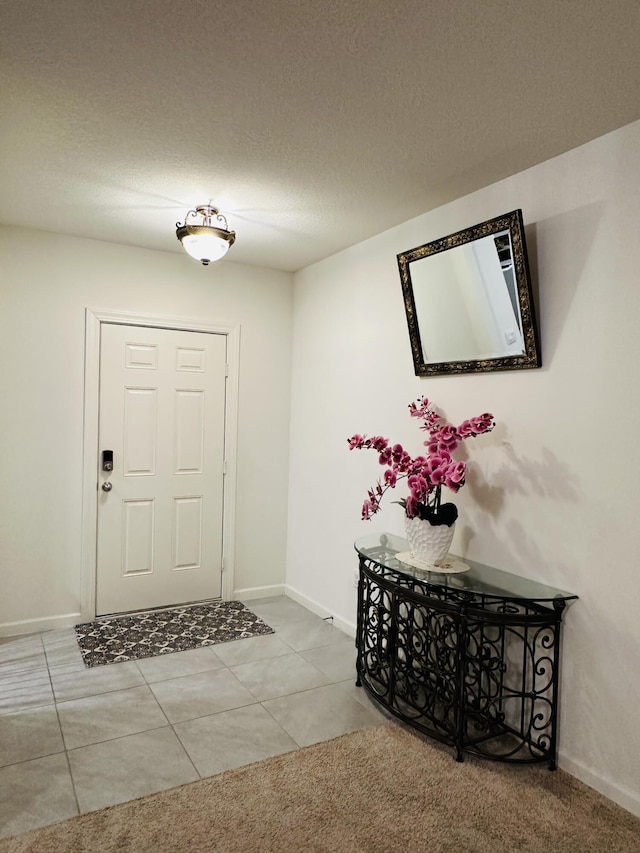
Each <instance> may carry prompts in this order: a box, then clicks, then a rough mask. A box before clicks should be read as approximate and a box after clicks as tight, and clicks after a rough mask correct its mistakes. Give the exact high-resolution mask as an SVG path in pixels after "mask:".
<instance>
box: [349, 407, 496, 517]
mask: <svg viewBox="0 0 640 853" xmlns="http://www.w3.org/2000/svg"><path fill="white" fill-rule="evenodd" d="M409 414H410V415H411V417H412V418H419V419H420V420H421V421H422V422H423V423H422V426H421V427H420V429H423V430H425V431H426V432H427V433H428V434H429V435H428V438H427V440H426V441H425V442H424V445H425V447H426V454H424V455H420V456H415V457H411V456H410V455H409V454H408V453H407V451H406V450H405V449H404V448H403V447H402V445H401V444H394V445H391V444H390V443H389V440H388V439H386V438H382V436H379V435H376V436H373V437H372V438H367V437H366V436H365V435H358V434H356V435H354V436H352V437H351V438H350V439H348V442H349V449H350V450H361V449H362V448H370V449H372V450H375V451H377V453H378V454H379V457H378V460H379V462H380V464H381V465H384V466H385V471H384V474H383V476H382V479H381V480H378V483H377V484H376V486H375V487H374V488H372V489H369V491H368V494H367V499H366V500H365V502H364V504H363V505H362V518H363V519H365V520H366V519H369V518H371V516H372V515H375V513H376V512H378V510H379V509H380V502H381V500H382V497H383V496H384V494H385V492H386V491H387V490H388V489H394V488H395V487H396V485H397V483H398V482H399V481H400V480H402V479H406V480H407V486H408V487H409V493H410V494H409V497H408V498H403V499H402V500H400V501H396V503H399V504H400V505H401V506H402V507H404V510H405V512H406V515H407V518H423V519H427V520H428V521H430V522H431V524H447V525H449V526H451V525H452V524H453V523H454V521H455V520H456V518H457V517H458V509H457V507H456V506H455V504H452V503H444V504H443V503H441V491H442V486H446V487H447V488H448V489H451V491H452V492H458V491H459V490H460V489H461V488H462V486H464V483H465V476H466V463H465V462H462V461H458V462H456V461H455V460H454V459H453V458H452V453H453V452H454V451H455V449H456V448H457V447H458V445H459V444H460V442H462V441H464V440H465V439H467V438H470V437H471V436H473V437H475V436H477V435H481V434H482V433H485V432H490V431H491V430H492V429H493V428H494V426H495V421H494V419H493V415H491V414H489V413H488V412H487V413H485V414H484V415H480V416H478V417H476V418H470V419H469V420H466V421H463V422H462V423H461V424H460V426H457V427H455V426H452V425H451V424H449V423H447V422H446V421H445V420H444V419H443V418H441V417H440V415H438V414H437V412H436V411H435V409H434V408H433V405H432V404H431V403H430V402H429V400H428V399H427V398H426V397H420V398H419V399H418V400H417V401H416V402H415V403H411V404H410V405H409Z"/></svg>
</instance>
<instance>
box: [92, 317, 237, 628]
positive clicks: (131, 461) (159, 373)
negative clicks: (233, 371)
mask: <svg viewBox="0 0 640 853" xmlns="http://www.w3.org/2000/svg"><path fill="white" fill-rule="evenodd" d="M225 368H226V337H225V336H224V335H216V334H204V333H199V332H184V331H176V330H172V329H152V328H145V327H140V326H125V325H117V324H109V323H104V324H102V327H101V347H100V420H99V442H100V443H99V449H100V451H102V450H105V449H109V450H113V463H114V464H113V470H112V471H109V472H103V471H100V472H99V476H98V480H99V482H98V487H99V490H98V572H97V592H96V612H97V614H99V615H100V614H105V613H122V612H126V611H131V610H143V609H146V608H151V607H163V606H168V605H172V604H181V603H186V602H190V601H201V600H203V599H207V598H219V597H220V594H221V573H222V512H223V471H224V422H225V417H224V415H225V412H224V404H225ZM104 483H107V484H108V486H107V488H108V487H109V485H110V486H111V489H110V491H107V492H105V491H103V490H102V485H103V484H104Z"/></svg>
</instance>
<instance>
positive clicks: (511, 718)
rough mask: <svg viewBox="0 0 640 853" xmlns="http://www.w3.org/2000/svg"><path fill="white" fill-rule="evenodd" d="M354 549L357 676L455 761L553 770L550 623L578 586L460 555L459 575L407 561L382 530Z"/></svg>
mask: <svg viewBox="0 0 640 853" xmlns="http://www.w3.org/2000/svg"><path fill="white" fill-rule="evenodd" d="M355 548H356V551H357V552H358V555H359V560H360V575H359V583H358V624H357V634H356V646H357V663H356V670H357V681H356V684H358V685H359V686H364V687H365V689H366V690H367V691H368V692H369V693H370V694H371V696H372V697H373V698H374V699H375V700H376V701H377V702H379V703H380V704H381V705H382V706H384V708H386V709H387V710H388V711H390V712H391V713H393V714H395V715H396V716H397V717H399V718H400V719H401V720H403V721H404V722H405V723H407V724H409V725H411V726H413V727H415V728H416V729H419V730H420V731H422V732H424V733H425V734H428V735H430V736H432V737H434V738H436V739H437V740H439V741H442V742H443V743H445V744H449V745H450V746H453V747H454V748H455V752H456V759H457V760H458V761H462V760H463V757H464V753H465V752H469V753H475V754H476V755H481V756H484V757H485V758H490V759H493V760H495V761H512V762H520V763H532V762H540V761H546V762H548V763H549V768H550V769H551V770H554V769H555V766H556V744H557V731H558V670H559V662H560V660H559V659H560V625H561V621H562V614H563V611H564V609H565V606H566V604H567V602H570V601H571V600H573V599H576V598H577V596H576V595H572V594H570V593H568V592H562V591H561V590H559V589H554V588H553V587H550V586H546V585H544V584H541V583H537V582H535V581H532V580H527V579H525V578H521V577H518V576H517V575H512V574H509V573H508V572H504V571H500V570H498V569H494V568H491V567H490V566H484V565H482V564H480V563H476V562H472V561H471V560H465V562H466V563H467V564H468V565H469V566H470V569H469V570H468V571H466V572H463V573H459V574H440V573H436V572H427V571H424V570H421V569H417V568H413V567H412V566H410V565H407V564H406V563H402V562H399V561H398V559H396V555H397V554H398V553H400V552H402V551H407V550H408V543H407V542H406V541H405V540H404V539H401V538H399V537H397V536H392V535H391V534H383V535H379V534H376V535H373V536H367V537H364V538H363V539H359V540H358V541H357V542H356V543H355ZM456 559H458V558H456Z"/></svg>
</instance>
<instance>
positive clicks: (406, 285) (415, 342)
mask: <svg viewBox="0 0 640 853" xmlns="http://www.w3.org/2000/svg"><path fill="white" fill-rule="evenodd" d="M507 230H508V232H509V236H510V239H511V247H512V256H513V257H512V260H513V270H514V279H515V293H516V294H517V297H518V308H519V311H520V318H519V320H520V326H521V329H520V331H521V334H522V339H523V350H524V351H523V353H522V354H519V355H505V356H500V357H495V358H494V357H492V358H478V359H471V360H460V361H428V360H427V359H426V358H425V355H424V348H423V344H422V338H421V332H420V319H419V317H418V314H417V311H416V300H415V297H414V289H413V284H412V280H411V265H412V264H415V263H416V262H418V261H423V262H424V260H425V259H428V258H429V257H431V256H433V255H436V254H439V253H441V252H446V251H447V250H448V249H454V248H456V247H457V246H462V245H464V244H465V243H471V242H472V241H474V240H480V239H482V238H483V237H488V236H490V235H492V234H499V233H501V232H503V231H507ZM397 258H398V267H399V270H400V281H401V283H402V292H403V295H404V305H405V311H406V314H407V324H408V327H409V339H410V342H411V353H412V355H413V363H414V368H415V373H416V376H433V375H444V374H457V373H489V372H493V371H499V370H526V369H530V368H536V367H540V365H541V358H540V345H539V340H538V329H537V325H536V318H535V309H534V304H533V292H532V288H531V276H530V273H529V264H528V260H527V249H526V243H525V236H524V225H523V222H522V211H521V210H514V211H511V212H510V213H505V214H503V215H502V216H498V217H496V218H494V219H488V220H487V221H486V222H482V223H481V224H480V225H475V226H473V227H471V228H466V229H464V230H463V231H457V232H456V233H455V234H450V235H449V236H448V237H442V238H441V239H439V240H434V241H433V242H431V243H425V244H424V245H423V246H418V247H417V248H416V249H410V250H409V251H406V252H402V253H401V254H399V255H398V256H397ZM414 269H415V268H414ZM516 319H517V318H516Z"/></svg>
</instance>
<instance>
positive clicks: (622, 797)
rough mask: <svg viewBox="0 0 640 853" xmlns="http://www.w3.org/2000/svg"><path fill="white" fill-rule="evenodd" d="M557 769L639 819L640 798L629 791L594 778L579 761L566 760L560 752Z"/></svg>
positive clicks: (609, 781) (613, 783)
mask: <svg viewBox="0 0 640 853" xmlns="http://www.w3.org/2000/svg"><path fill="white" fill-rule="evenodd" d="M558 767H560V769H561V770H564V771H565V772H566V773H569V774H570V775H571V776H575V778H576V779H579V780H580V781H581V782H584V784H585V785H588V786H589V787H590V788H593V790H594V791H597V792H598V793H599V794H602V795H603V796H604V797H606V798H607V799H608V800H612V801H613V802H614V803H617V804H618V805H619V806H622V808H623V809H626V810H627V811H628V812H631V814H634V815H636V816H637V817H640V797H639V796H638V794H637V793H635V792H634V791H629V790H627V789H626V788H622V787H620V785H616V784H615V782H611V780H608V779H603V778H602V777H601V776H596V774H595V773H593V772H592V771H591V770H589V769H588V768H587V767H585V766H584V765H583V764H581V763H580V762H579V761H574V760H573V759H571V758H568V757H567V756H566V755H563V754H562V752H561V751H559V752H558Z"/></svg>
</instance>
